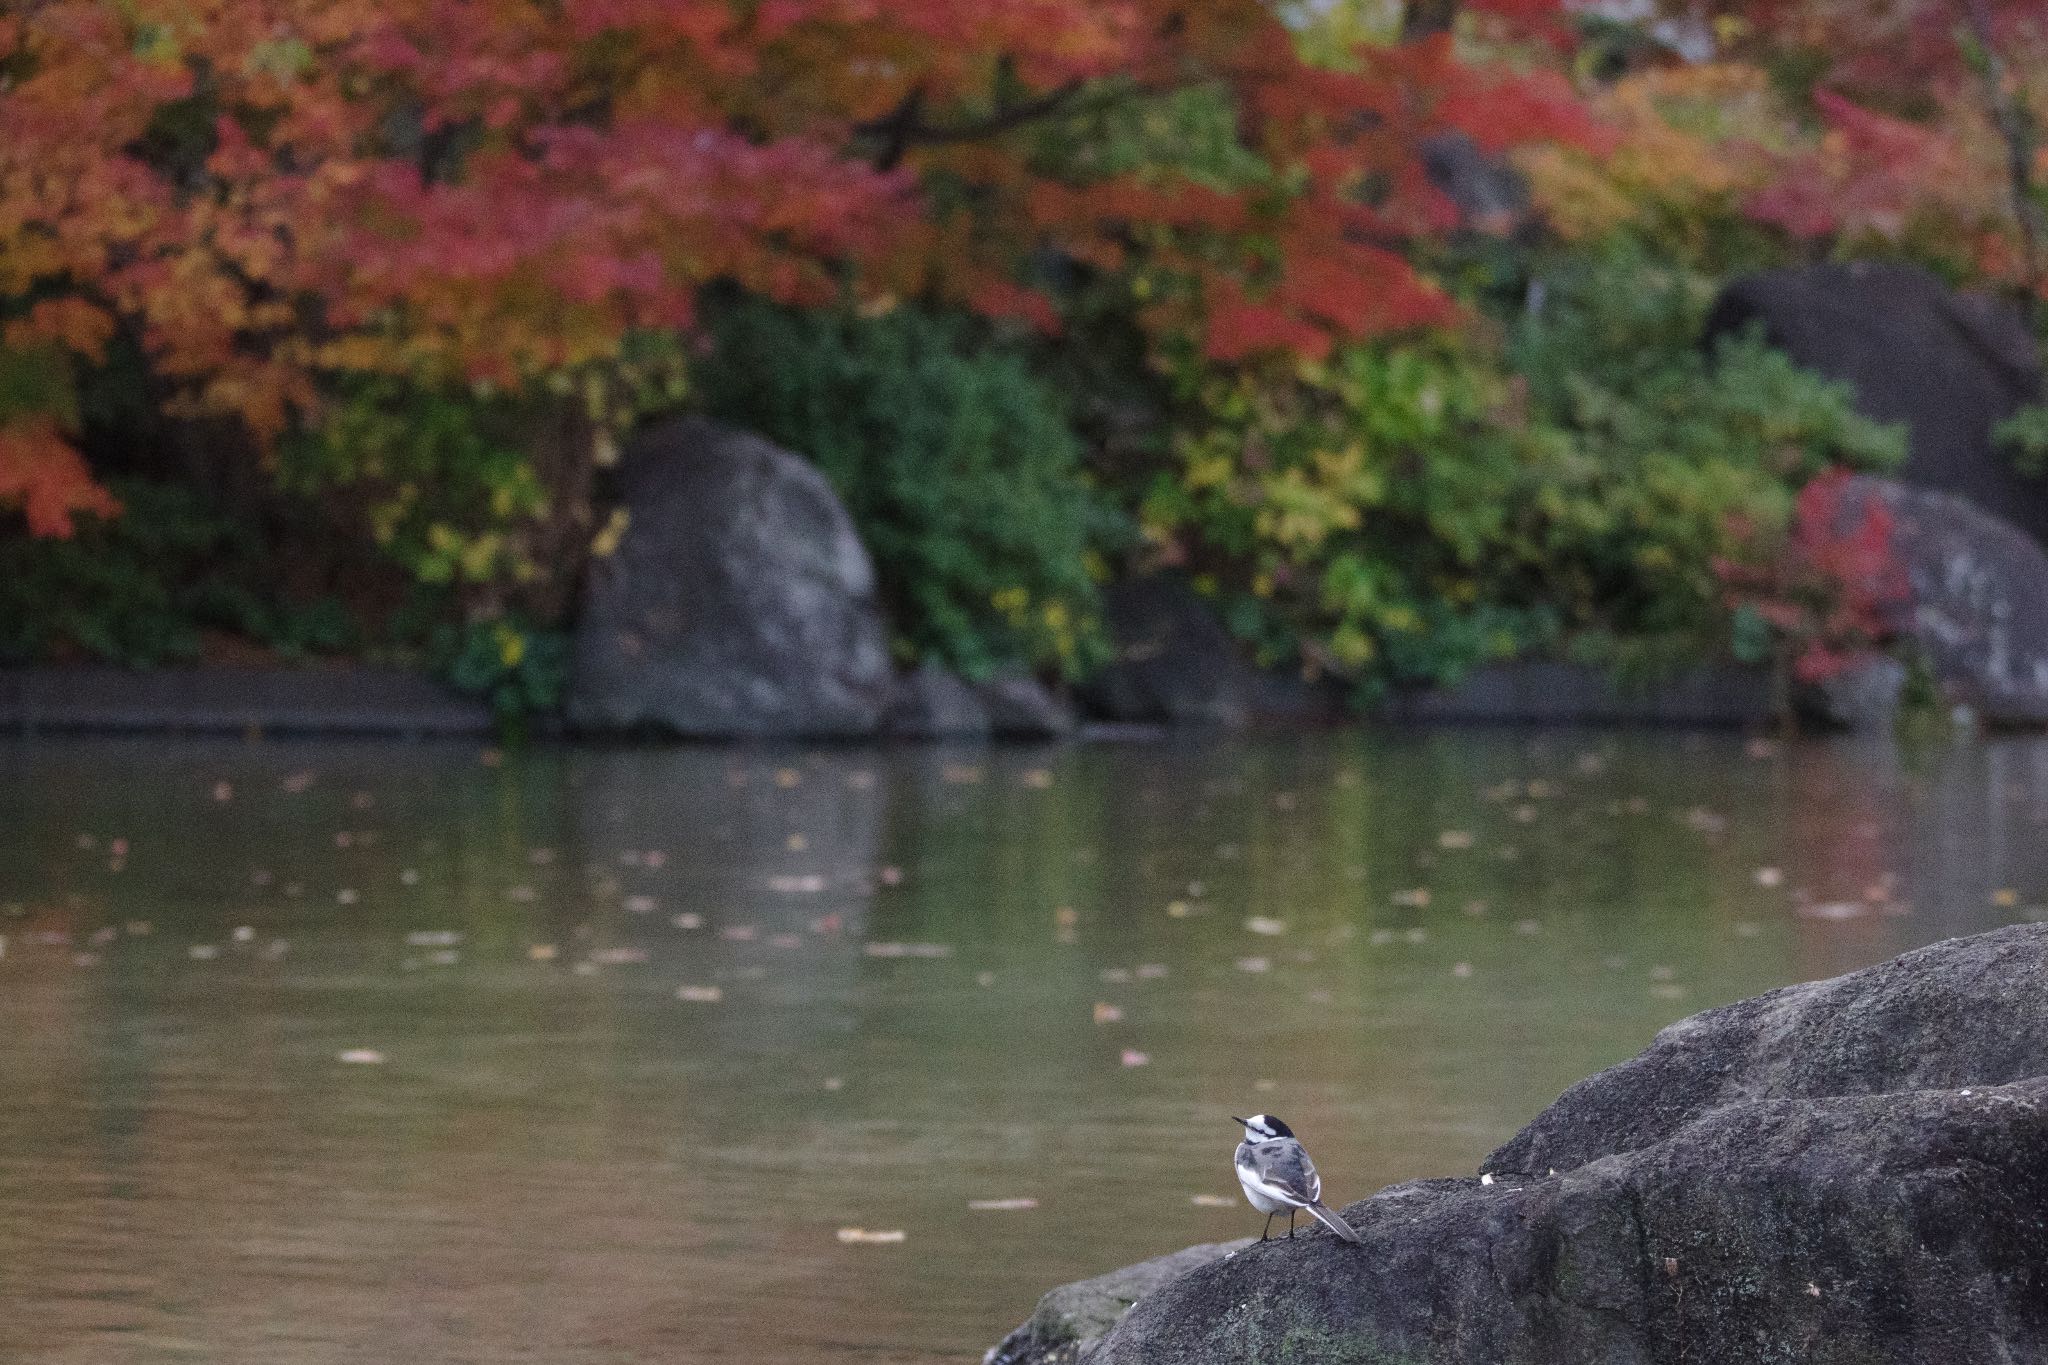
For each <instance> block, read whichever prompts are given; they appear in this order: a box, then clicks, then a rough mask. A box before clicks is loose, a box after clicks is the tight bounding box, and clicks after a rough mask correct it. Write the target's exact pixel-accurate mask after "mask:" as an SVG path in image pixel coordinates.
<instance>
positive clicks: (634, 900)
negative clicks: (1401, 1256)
mask: <svg viewBox="0 0 2048 1365" xmlns="http://www.w3.org/2000/svg"><path fill="white" fill-rule="evenodd" d="M625 904H626V912H627V913H628V914H633V915H645V914H648V913H649V912H651V911H652V910H653V909H654V908H655V907H656V906H657V905H659V904H661V902H660V901H657V900H656V899H654V897H652V896H628V897H626V902H625Z"/></svg>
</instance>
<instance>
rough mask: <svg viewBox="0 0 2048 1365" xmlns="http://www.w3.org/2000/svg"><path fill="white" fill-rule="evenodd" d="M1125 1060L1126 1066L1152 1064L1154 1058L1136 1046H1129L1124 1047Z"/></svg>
mask: <svg viewBox="0 0 2048 1365" xmlns="http://www.w3.org/2000/svg"><path fill="white" fill-rule="evenodd" d="M1123 1062H1124V1065H1125V1066H1150V1065H1151V1064H1152V1058H1151V1057H1149V1056H1148V1055H1146V1054H1145V1053H1143V1052H1140V1051H1138V1049H1136V1048H1134V1047H1127V1048H1125V1049H1124V1056H1123Z"/></svg>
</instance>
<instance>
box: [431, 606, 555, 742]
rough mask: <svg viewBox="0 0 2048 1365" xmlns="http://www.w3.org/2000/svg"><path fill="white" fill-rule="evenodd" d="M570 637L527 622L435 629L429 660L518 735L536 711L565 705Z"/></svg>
mask: <svg viewBox="0 0 2048 1365" xmlns="http://www.w3.org/2000/svg"><path fill="white" fill-rule="evenodd" d="M569 657H570V643H569V637H568V636H567V635H566V634H564V633H562V632H560V631H551V630H539V629H536V628H534V627H533V626H531V625H529V624H528V623H526V622H524V621H520V620H517V619H512V620H503V619H501V620H494V621H478V622H473V623H471V624H469V625H467V626H454V625H447V624H443V625H441V626H438V627H436V628H435V630H434V633H433V636H432V640H431V643H430V646H429V649H428V662H429V664H430V666H431V667H432V668H433V670H434V672H435V673H436V674H437V675H439V676H440V677H441V678H442V679H444V680H445V681H446V682H447V683H448V684H449V685H450V686H452V687H454V688H455V689H456V690H458V691H461V692H466V693H468V694H470V695H471V696H474V697H478V698H481V699H482V700H483V701H485V702H487V703H489V705H490V707H491V711H492V714H494V715H495V716H496V717H497V719H498V726H499V728H500V730H502V731H504V732H506V733H508V734H510V735H512V736H515V737H517V736H519V735H522V734H524V733H525V730H526V727H527V724H528V722H529V721H530V720H531V719H532V718H533V717H534V716H537V715H549V714H552V713H554V712H556V711H559V710H561V708H562V700H563V698H564V697H565V696H566V695H567V693H568V688H569Z"/></svg>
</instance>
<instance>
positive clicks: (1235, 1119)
mask: <svg viewBox="0 0 2048 1365" xmlns="http://www.w3.org/2000/svg"><path fill="white" fill-rule="evenodd" d="M1230 1121H1231V1122H1232V1123H1245V1120H1243V1119H1241V1118H1239V1117H1238V1116H1237V1115H1235V1114H1232V1115H1231V1116H1230ZM1245 1126H1246V1127H1250V1124H1248V1123H1245Z"/></svg>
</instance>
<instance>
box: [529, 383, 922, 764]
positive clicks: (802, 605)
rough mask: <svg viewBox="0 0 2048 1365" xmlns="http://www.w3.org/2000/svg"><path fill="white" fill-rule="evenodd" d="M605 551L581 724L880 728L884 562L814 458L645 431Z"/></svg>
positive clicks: (709, 433) (581, 663)
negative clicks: (609, 549)
mask: <svg viewBox="0 0 2048 1365" xmlns="http://www.w3.org/2000/svg"><path fill="white" fill-rule="evenodd" d="M621 489H622V493H623V496H624V509H625V512H626V514H627V517H628V518H629V520H628V524H627V529H626V532H625V535H624V537H623V539H621V540H620V542H619V545H618V548H617V550H616V551H615V552H614V553H612V554H610V555H608V556H604V557H601V558H599V559H597V560H595V561H594V562H593V563H592V565H591V568H590V574H589V581H588V583H587V585H586V587H585V590H584V597H583V611H582V614H581V617H580V619H579V620H578V623H577V628H576V646H575V665H574V667H575V675H574V678H573V681H572V683H571V687H570V693H569V719H570V722H571V723H572V724H573V725H575V726H576V727H578V728H579V729H583V730H646V729H652V730H660V731H666V732H669V733H673V734H678V735H687V736H697V737H705V738H739V737H755V736H838V735H866V734H872V733H873V732H874V731H875V729H876V726H877V724H878V723H879V722H880V720H881V716H882V712H883V708H884V707H885V706H886V705H887V704H888V700H889V697H890V695H891V688H892V684H893V681H894V680H893V678H892V676H891V670H890V666H889V651H888V640H887V632H886V629H885V627H884V623H883V619H882V613H881V609H880V607H879V606H878V605H877V602H876V598H875V574H874V567H873V565H872V564H871V563H870V562H869V560H868V555H867V551H866V550H865V549H864V548H863V547H862V545H861V543H860V538H859V536H858V535H856V534H855V532H854V528H853V522H852V520H851V519H850V518H849V517H848V516H847V514H846V509H845V508H844V507H843V506H841V505H840V502H839V499H838V498H837V497H836V496H835V495H834V494H833V492H832V488H831V486H830V485H829V484H828V483H827V482H826V481H825V478H824V476H823V475H822V474H820V473H819V472H818V471H817V470H816V469H815V468H813V467H812V466H811V465H810V464H809V463H807V462H806V461H804V460H803V459H801V458H799V457H798V456H795V455H792V454H790V453H789V452H788V451H786V450H782V449H780V448H779V447H777V446H774V445H771V444H770V443H768V442H767V441H764V440H762V439H761V438H759V437H757V436H753V435H750V434H748V433H746V432H742V431H736V430H734V429H732V428H730V427H724V426H720V425H718V424H717V423H714V422H709V421H705V420H702V419H700V418H682V419H678V420H674V421H669V422H665V423H662V424H661V425H659V426H657V427H654V428H652V429H650V430H649V431H647V432H646V433H644V434H643V435H641V436H639V437H637V438H636V439H635V440H634V441H633V443H632V445H631V447H630V448H629V449H628V451H627V452H626V456H625V460H624V463H623V465H622V467H621Z"/></svg>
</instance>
